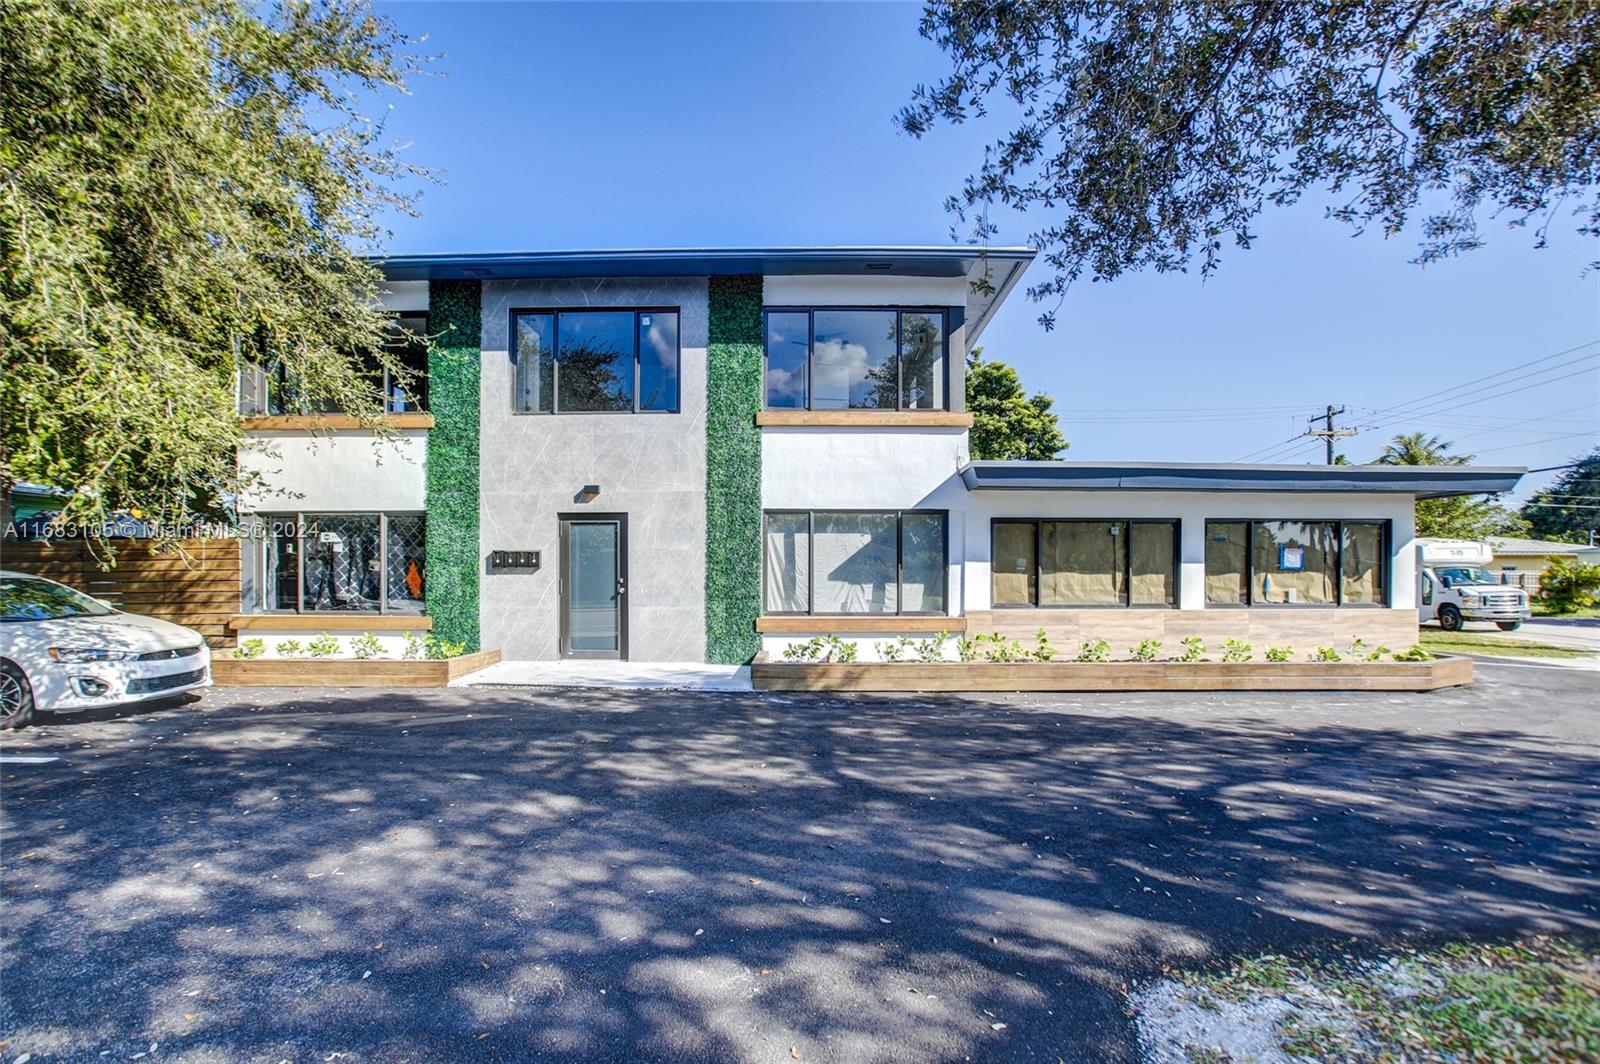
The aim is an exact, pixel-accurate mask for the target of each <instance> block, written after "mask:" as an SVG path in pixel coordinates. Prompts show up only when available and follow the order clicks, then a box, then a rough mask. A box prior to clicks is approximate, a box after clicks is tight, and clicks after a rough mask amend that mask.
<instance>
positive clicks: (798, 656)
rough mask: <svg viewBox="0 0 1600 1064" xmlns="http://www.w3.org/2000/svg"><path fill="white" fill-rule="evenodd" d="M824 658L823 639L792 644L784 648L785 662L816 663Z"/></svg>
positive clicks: (817, 638) (819, 637)
mask: <svg viewBox="0 0 1600 1064" xmlns="http://www.w3.org/2000/svg"><path fill="white" fill-rule="evenodd" d="M821 656H822V637H821V636H817V637H816V638H814V639H807V640H806V641H805V642H803V643H790V644H789V645H788V646H786V647H784V648H783V660H784V661H816V660H817V658H819V657H821Z"/></svg>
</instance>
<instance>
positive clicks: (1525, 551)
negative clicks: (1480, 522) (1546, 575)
mask: <svg viewBox="0 0 1600 1064" xmlns="http://www.w3.org/2000/svg"><path fill="white" fill-rule="evenodd" d="M1485 542H1487V543H1488V544H1489V549H1490V550H1492V551H1493V552H1494V557H1493V558H1492V559H1491V560H1490V562H1489V568H1490V570H1491V571H1493V572H1495V573H1498V574H1499V576H1500V581H1501V583H1505V584H1516V585H1517V586H1519V587H1526V588H1528V589H1529V590H1537V589H1538V587H1539V574H1540V573H1542V572H1544V571H1545V570H1546V569H1548V568H1549V567H1550V563H1551V562H1554V561H1563V562H1567V563H1569V564H1570V563H1572V562H1581V563H1583V564H1584V565H1600V547H1585V546H1583V545H1582V544H1580V543H1561V542H1559V541H1557V540H1553V539H1512V538H1510V537H1509V536H1489V537H1487V539H1486V540H1485Z"/></svg>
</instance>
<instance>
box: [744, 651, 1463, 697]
mask: <svg viewBox="0 0 1600 1064" xmlns="http://www.w3.org/2000/svg"><path fill="white" fill-rule="evenodd" d="M750 680H751V683H752V684H754V686H755V688H756V690H758V691H889V692H905V691H1125V692H1126V691H1436V690H1438V689H1439V688H1441V687H1456V686H1460V685H1461V684H1468V683H1471V682H1472V662H1471V661H1470V660H1469V659H1467V658H1436V659H1434V660H1433V661H1418V662H1410V661H1407V662H1399V661H1395V662H1381V663H1379V662H1372V663H1365V662H1310V661H1301V662H1282V663H1279V664H1274V663H1250V664H1229V663H1224V662H1220V661H1202V662H1193V663H1183V662H1168V661H1163V662H1130V661H1113V662H1092V663H1091V662H1076V661H1063V662H1045V663H1040V662H1019V663H1000V662H987V661H974V662H945V663H939V664H923V663H920V662H881V661H866V662H850V663H827V664H816V663H810V662H788V661H765V660H762V659H761V658H757V659H756V661H755V663H754V664H752V665H751V666H750Z"/></svg>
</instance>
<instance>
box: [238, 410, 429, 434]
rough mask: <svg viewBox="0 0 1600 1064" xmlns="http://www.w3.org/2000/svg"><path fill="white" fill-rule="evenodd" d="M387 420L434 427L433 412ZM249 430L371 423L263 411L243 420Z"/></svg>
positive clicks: (346, 417) (393, 423)
mask: <svg viewBox="0 0 1600 1064" xmlns="http://www.w3.org/2000/svg"><path fill="white" fill-rule="evenodd" d="M383 420H384V422H386V423H387V424H388V426H389V427H390V428H395V429H431V428H433V415H432V414H390V415H388V416H387V417H385V418H384V419H383ZM240 421H241V424H242V425H243V426H244V429H245V431H247V432H251V431H254V432H329V431H332V430H335V429H366V430H367V431H369V432H370V431H372V429H373V426H372V424H371V423H370V422H363V421H361V420H360V419H359V418H354V417H351V416H350V415H349V414H263V415H261V416H259V417H247V418H242V419H240Z"/></svg>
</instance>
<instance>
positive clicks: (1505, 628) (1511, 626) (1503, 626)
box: [1494, 621, 1522, 632]
mask: <svg viewBox="0 0 1600 1064" xmlns="http://www.w3.org/2000/svg"><path fill="white" fill-rule="evenodd" d="M1494 626H1495V627H1496V628H1498V629H1500V630H1501V631H1502V632H1515V631H1516V630H1517V629H1518V628H1521V627H1522V622H1521V621H1495V622H1494Z"/></svg>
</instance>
